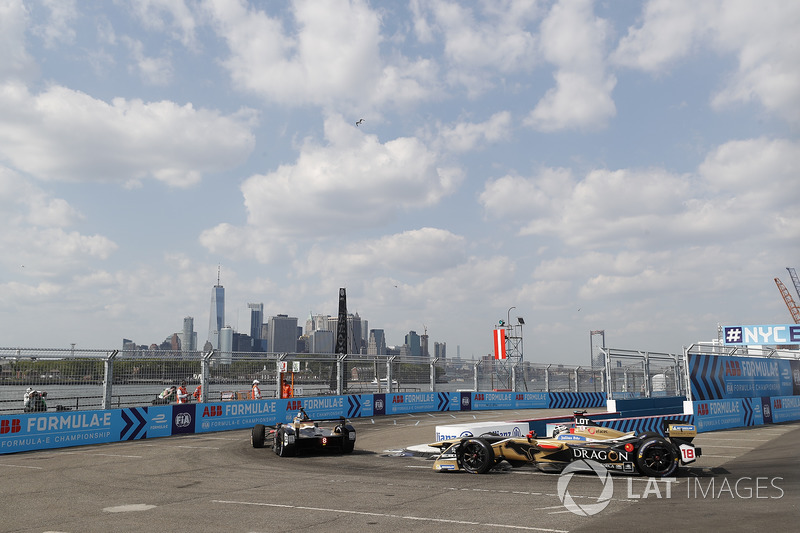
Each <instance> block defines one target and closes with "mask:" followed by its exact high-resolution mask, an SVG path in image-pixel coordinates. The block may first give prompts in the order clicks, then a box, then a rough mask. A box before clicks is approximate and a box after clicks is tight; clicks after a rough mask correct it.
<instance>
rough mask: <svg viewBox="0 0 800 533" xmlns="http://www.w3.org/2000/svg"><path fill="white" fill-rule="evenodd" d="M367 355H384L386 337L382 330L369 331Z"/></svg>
mask: <svg viewBox="0 0 800 533" xmlns="http://www.w3.org/2000/svg"><path fill="white" fill-rule="evenodd" d="M367 354H368V355H386V335H385V334H384V332H383V330H382V329H371V330H369V344H368V345H367Z"/></svg>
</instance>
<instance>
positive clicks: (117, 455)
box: [61, 444, 153, 459]
mask: <svg viewBox="0 0 800 533" xmlns="http://www.w3.org/2000/svg"><path fill="white" fill-rule="evenodd" d="M151 446H153V445H152V444H151ZM61 453H62V454H63V455H92V456H98V455H99V456H101V457H127V458H128V459H141V458H142V456H141V455H122V454H120V453H89V452H61Z"/></svg>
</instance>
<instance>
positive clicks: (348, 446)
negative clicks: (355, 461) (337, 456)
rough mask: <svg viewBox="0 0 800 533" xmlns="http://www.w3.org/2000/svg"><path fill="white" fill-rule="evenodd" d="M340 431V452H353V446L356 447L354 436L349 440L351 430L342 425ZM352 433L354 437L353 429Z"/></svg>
mask: <svg viewBox="0 0 800 533" xmlns="http://www.w3.org/2000/svg"><path fill="white" fill-rule="evenodd" d="M341 432H342V453H353V448H355V447H356V440H355V438H354V439H352V440H350V433H351V431H350V430H349V429H347V428H346V427H344V426H342V428H341ZM352 433H353V437H355V431H353V432H352Z"/></svg>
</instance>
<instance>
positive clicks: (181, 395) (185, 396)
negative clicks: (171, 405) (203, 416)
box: [177, 381, 189, 403]
mask: <svg viewBox="0 0 800 533" xmlns="http://www.w3.org/2000/svg"><path fill="white" fill-rule="evenodd" d="M177 396H178V403H189V391H187V390H186V382H185V381H181V384H180V386H179V387H178V389H177Z"/></svg>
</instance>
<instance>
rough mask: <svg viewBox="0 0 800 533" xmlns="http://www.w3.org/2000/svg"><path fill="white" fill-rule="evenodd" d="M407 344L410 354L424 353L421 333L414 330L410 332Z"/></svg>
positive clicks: (417, 355) (416, 355)
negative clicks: (421, 347) (420, 342)
mask: <svg viewBox="0 0 800 533" xmlns="http://www.w3.org/2000/svg"><path fill="white" fill-rule="evenodd" d="M406 346H408V355H412V356H415V357H419V356H420V355H421V354H422V351H421V349H420V345H419V335H417V332H416V331H414V330H411V331H409V332H408V335H406Z"/></svg>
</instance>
